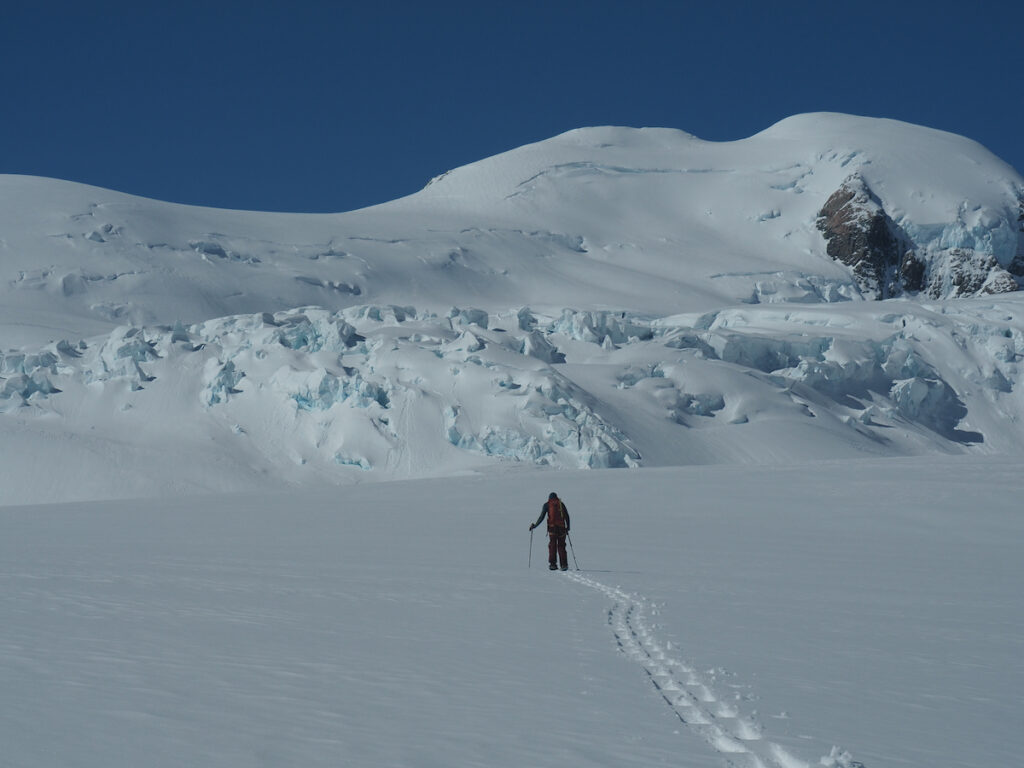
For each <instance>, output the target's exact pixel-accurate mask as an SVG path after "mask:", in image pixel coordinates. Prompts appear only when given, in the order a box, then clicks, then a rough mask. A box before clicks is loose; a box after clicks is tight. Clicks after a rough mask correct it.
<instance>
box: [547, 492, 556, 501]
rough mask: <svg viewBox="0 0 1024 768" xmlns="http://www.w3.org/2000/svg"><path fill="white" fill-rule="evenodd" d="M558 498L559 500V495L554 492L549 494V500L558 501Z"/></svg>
mask: <svg viewBox="0 0 1024 768" xmlns="http://www.w3.org/2000/svg"><path fill="white" fill-rule="evenodd" d="M557 498H558V494H557V493H555V492H554V491H552V492H551V493H549V494H548V499H549V500H550V499H557Z"/></svg>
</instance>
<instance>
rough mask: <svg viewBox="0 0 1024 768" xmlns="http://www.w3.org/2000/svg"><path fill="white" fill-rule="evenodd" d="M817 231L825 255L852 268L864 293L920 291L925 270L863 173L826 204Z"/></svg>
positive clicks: (888, 294) (882, 295)
mask: <svg viewBox="0 0 1024 768" xmlns="http://www.w3.org/2000/svg"><path fill="white" fill-rule="evenodd" d="M817 227H818V229H819V230H820V231H821V233H822V234H823V235H824V236H825V240H826V241H827V246H826V251H827V253H828V255H829V256H831V257H832V258H833V259H835V260H836V261H840V262H842V263H843V264H846V265H847V266H848V267H850V268H851V269H852V270H853V274H854V277H855V278H856V280H857V283H858V285H859V286H860V289H861V291H862V292H864V293H865V294H867V295H870V296H872V297H874V298H876V299H886V298H889V297H891V296H898V295H900V294H901V293H903V292H904V291H905V290H912V291H913V290H920V287H921V285H922V281H923V279H924V273H925V268H924V264H923V263H921V262H920V261H919V260H918V259H917V257H916V256H915V255H914V254H913V252H912V251H910V250H909V249H908V248H907V247H906V246H907V243H906V238H904V237H902V236H900V235H899V228H898V227H897V226H896V224H895V223H894V222H893V221H892V219H890V218H889V215H888V214H887V213H886V212H885V209H884V208H883V207H882V204H881V202H880V201H879V200H878V198H877V197H875V195H874V193H873V192H872V191H871V189H870V188H869V187H868V185H867V184H866V183H865V181H864V179H863V178H861V177H860V176H859V175H858V174H854V175H853V176H849V177H848V178H847V179H846V180H845V181H844V182H843V184H842V186H841V187H839V189H837V190H836V191H835V192H833V193H832V196H831V197H829V199H828V200H827V201H826V202H825V205H824V207H823V208H822V209H821V212H820V213H819V214H818V220H817Z"/></svg>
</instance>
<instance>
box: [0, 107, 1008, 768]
mask: <svg viewBox="0 0 1024 768" xmlns="http://www.w3.org/2000/svg"><path fill="white" fill-rule="evenodd" d="M854 173H856V174H858V178H859V179H861V180H862V183H863V184H866V185H868V186H869V187H870V189H871V193H872V196H873V198H872V199H873V200H876V201H877V203H878V204H879V205H880V206H883V207H884V208H885V210H886V211H887V212H888V213H889V214H890V215H891V216H892V217H893V219H894V220H895V221H896V223H897V225H898V226H899V227H900V229H901V230H902V231H903V232H904V233H906V234H907V236H908V237H909V238H910V240H911V241H912V242H913V244H914V247H915V248H916V249H918V251H919V253H920V254H922V255H923V258H925V259H926V260H929V263H930V264H932V265H933V266H934V268H935V269H939V268H940V267H942V266H943V265H946V266H949V265H950V264H953V263H954V262H957V259H959V258H960V255H959V254H958V251H957V249H965V248H971V249H975V251H977V253H978V254H981V256H982V257H984V258H982V259H981V260H980V261H978V260H975V261H973V262H970V264H967V262H962V263H961V262H957V263H958V264H960V266H961V267H963V268H964V269H968V268H972V269H976V268H980V267H979V266H978V265H979V264H980V265H982V267H983V266H984V264H985V263H986V262H985V261H984V259H986V258H990V259H991V263H992V265H1001V266H1002V267H1009V266H1010V265H1011V262H1013V261H1014V260H1017V261H1018V262H1020V261H1021V259H1024V234H1022V232H1021V228H1020V224H1019V220H1018V217H1019V216H1020V212H1021V210H1022V208H1021V206H1022V202H1021V201H1022V200H1024V179H1022V178H1021V176H1020V175H1019V174H1018V173H1017V172H1016V171H1015V170H1013V169H1012V168H1009V167H1008V166H1006V165H1005V164H1004V163H1002V161H1000V160H999V159H998V158H995V157H993V156H992V155H991V154H990V153H988V152H987V150H985V149H984V148H983V147H981V146H980V145H978V144H976V143H974V142H972V141H970V140H968V139H965V138H963V137H959V136H954V135H952V134H947V133H943V132H940V131H932V130H930V129H926V128H921V127H919V126H911V125H908V124H905V123H899V122H897V121H891V120H876V119H868V118H859V117H852V116H848V115H835V114H830V113H819V114H812V115H800V116H796V117H793V118H789V119H787V120H784V121H782V122H780V123H779V124H777V125H775V126H772V127H771V128H769V129H767V130H765V131H763V132H761V133H759V134H757V135H756V136H752V137H750V138H748V139H745V140H742V141H736V142H726V143H714V142H706V141H703V140H701V139H699V138H698V137H695V136H692V135H690V134H686V133H684V132H681V131H675V130H667V129H628V128H586V129H580V130H576V131H570V132H568V133H566V134H563V135H561V136H557V137H554V138H552V139H549V140H547V141H544V142H539V143H537V144H532V145H528V146H525V147H520V148H518V149H515V150H512V151H510V152H507V153H504V154H502V155H498V156H496V157H493V158H487V159H484V160H481V161H480V162H478V163H474V164H472V165H470V166H466V167H464V168H458V169H454V170H452V171H451V172H449V173H447V174H444V175H443V176H441V177H439V178H437V179H435V180H433V181H432V182H431V183H429V184H428V185H427V186H426V187H425V188H424V189H423V190H422V191H421V192H419V193H417V194H415V195H411V196H409V197H407V198H403V199H401V200H396V201H393V202H391V203H388V204H385V205H381V206H376V207H374V208H368V209H364V210H361V211H353V212H349V213H340V214H332V215H301V214H264V213H252V212H241V211H218V210H212V209H203V208H194V207H188V206H181V205H171V204H167V203H163V202H159V201H155V200H145V199H141V198H135V197H131V196H128V195H123V194H120V193H116V192H111V191H108V190H101V189H96V188H93V187H87V186H83V185H79V184H71V183H67V182H60V181H55V180H49V179H36V178H27V177H18V176H0V278H2V279H0V457H2V461H0V487H2V488H3V496H2V499H0V530H2V531H3V536H0V744H2V745H3V749H2V750H0V755H2V758H0V763H2V764H3V765H11V766H17V767H18V768H21V767H22V766H26V767H27V766H38V765H61V766H80V767H81V768H94V767H98V766H104V767H106V766H110V765H153V766H161V765H167V766H170V765H222V766H234V765H238V766H243V765H245V766H249V765H254V764H255V765H303V766H316V765H338V764H342V765H366V764H377V765H388V766H392V765H394V766H405V765H409V766H413V765H415V766H430V765H438V766H440V765H444V766H450V765H486V766H499V767H500V766H505V765H508V766H513V765H514V766H521V765H537V766H543V765H556V764H557V765H580V766H588V765H593V766H620V765H652V766H653V765H666V764H670V765H679V764H681V765H687V766H702V765H707V766H720V765H728V766H736V767H737V768H759V767H763V768H793V767H796V768H802V767H803V766H819V765H821V766H833V767H837V768H857V767H858V766H864V768H876V767H877V766H883V765H903V766H908V767H910V768H913V767H915V766H920V768H932V767H933V766H935V765H943V766H952V767H954V768H957V767H959V768H968V767H970V768H974V767H977V768H982V767H984V768H988V767H989V766H993V765H1013V764H1015V763H1016V761H1017V760H1018V759H1019V756H1020V755H1021V754H1024V741H1022V737H1021V736H1020V729H1019V723H1018V722H1017V720H1019V699H1020V695H1019V692H1020V690H1021V687H1022V683H1024V680H1022V679H1021V678H1022V674H1024V667H1022V665H1021V663H1020V656H1021V653H1020V651H1021V647H1020V639H1019V638H1020V637H1021V634H1022V632H1021V630H1022V629H1024V627H1022V626H1021V621H1022V619H1021V617H1022V616H1024V611H1022V610H1021V609H1022V607H1024V605H1022V602H1024V601H1022V598H1021V596H1020V594H1019V593H1020V590H1019V584H1020V582H1021V576H1022V575H1024V574H1022V568H1024V566H1022V565H1021V558H1020V556H1019V553H1020V549H1021V543H1022V536H1021V534H1022V522H1021V520H1022V519H1021V516H1020V514H1019V513H1018V507H1019V503H1018V502H1019V489H1020V481H1019V477H1020V470H1021V461H1022V456H1024V431H1022V430H1021V427H1020V425H1021V423H1024V400H1022V397H1021V392H1022V391H1024V389H1022V387H1021V378H1022V371H1021V360H1022V359H1024V357H1022V356H1024V295H1021V294H1017V293H1008V294H999V295H988V294H985V293H981V294H979V295H976V296H970V297H965V296H961V295H960V293H959V287H958V286H960V285H962V284H963V282H961V283H957V282H956V275H954V274H953V273H952V272H950V273H949V274H947V275H946V277H948V278H949V279H948V281H947V282H948V285H946V289H947V290H945V292H944V294H943V297H942V298H938V299H935V298H932V299H927V300H926V299H925V298H924V296H923V295H907V296H904V297H902V298H899V299H891V300H887V301H880V302H876V301H867V300H865V297H864V296H862V295H861V293H860V290H859V289H858V287H857V283H856V280H855V279H854V277H853V275H852V273H851V272H850V270H849V269H848V268H847V267H845V266H844V265H842V264H841V263H839V262H836V261H834V260H832V259H831V258H830V257H828V256H827V254H826V251H825V241H824V239H823V237H822V234H821V232H820V231H819V230H818V229H817V228H816V226H815V219H816V216H817V213H818V211H819V210H820V208H821V206H822V204H823V203H824V201H825V200H826V199H827V198H828V196H829V195H831V194H832V193H833V192H834V191H835V190H836V189H837V188H838V187H839V185H840V184H842V183H843V182H844V180H846V179H848V178H850V177H851V175H852V174H854ZM965 264H966V266H965ZM969 277H971V278H974V277H977V275H974V274H972V275H970V276H969ZM1002 278H1003V279H1004V282H1005V281H1006V280H1009V281H1011V282H1013V281H1014V278H1013V277H1012V276H1011V275H1010V273H1009V272H1008V271H1006V272H1003V273H1002ZM977 282H978V284H979V285H980V284H981V282H982V281H977ZM551 490H557V491H558V492H559V493H560V494H562V496H563V498H564V499H565V500H566V503H567V504H568V506H569V508H570V510H571V512H572V515H573V523H574V527H573V544H574V550H573V552H574V557H575V556H578V557H579V565H580V566H581V567H582V570H575V569H573V570H571V571H570V572H568V573H565V574H563V573H549V572H548V570H547V568H546V563H545V557H544V555H545V551H546V547H545V544H546V542H544V541H543V539H544V536H543V535H541V534H542V533H543V532H542V531H541V532H537V533H535V534H534V539H533V540H531V539H530V538H529V534H528V532H527V525H528V524H529V523H530V522H532V521H533V520H534V519H536V515H537V513H538V511H539V505H540V503H541V502H542V501H543V500H544V499H546V498H547V494H548V493H549V492H550V491H551ZM528 545H532V549H531V551H530V552H527V551H526V550H527V546H528ZM528 563H532V567H529V568H528V567H527V565H528Z"/></svg>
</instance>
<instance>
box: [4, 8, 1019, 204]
mask: <svg viewBox="0 0 1024 768" xmlns="http://www.w3.org/2000/svg"><path fill="white" fill-rule="evenodd" d="M1022 35H1024V3H1021V2H1019V1H1015V0H1006V1H1005V2H990V1H989V2H986V0H981V1H980V2H971V3H968V2H957V3H953V2H947V0H934V1H933V2H902V1H901V0H889V1H888V2H875V1H874V0H864V1H862V2H857V3H834V2H827V1H823V0H816V1H815V2H785V1H782V2H742V3H740V2H729V0H706V2H699V3H696V2H684V1H683V0H679V1H677V2H672V1H671V0H628V1H623V2H612V1H610V0H547V1H546V2H541V1H537V2H535V1H534V0H515V1H512V0H508V1H505V2H489V1H488V0H476V1H475V2H469V1H466V2H446V0H431V1H428V0H423V1H422V2H389V1H388V0H375V1H374V0H363V1H362V2H359V3H355V2H340V1H339V2H328V1H327V0H323V1H322V2H305V1H304V0H290V2H284V1H283V0H282V1H281V2H274V3H271V2H261V1H260V0H251V1H250V2H234V1H233V0H231V1H228V0H207V1H206V2H193V1H192V0H178V2H149V1H148V0H133V2H104V1H103V0H96V1H95V2H62V1H60V0H53V1H47V0H2V2H0V73H2V74H0V78H2V79H0V98H2V101H0V104H2V110H0V173H24V174H33V175H40V176H51V177H56V178H62V179H72V180H75V181H82V182H87V183H90V184H95V185H98V186H103V187H109V188H112V189H117V190H121V191H125V192H130V193H133V194H140V195H145V196H148V197H155V198H159V199H162V200H173V201H176V202H184V203H192V204H197V205H212V206H219V207H229V208H248V209H255V210H278V211H341V210H350V209H353V208H358V207H362V206H365V205H371V204H374V203H379V202H385V201H387V200H391V199H394V198H396V197H400V196H402V195H405V194H409V193H412V192H415V191H416V190H418V189H420V188H421V187H422V186H423V185H424V184H425V183H426V182H427V180H429V179H430V178H431V177H432V176H434V175H436V174H438V173H441V172H443V171H445V170H448V169H449V168H453V167H456V166H459V165H463V164H466V163H469V162H473V161H475V160H479V159H481V158H483V157H487V156H489V155H492V154H496V153H498V152H502V151H505V150H508V149H512V148H514V147H517V146H520V145H522V144H526V143H528V142H532V141H537V140H540V139H544V138H548V137H550V136H553V135H555V134H558V133H561V132H562V131H565V130H569V129H571V128H577V127H581V126H586V125H609V124H615V125H630V126H667V127H672V128H681V129H683V130H686V131H689V132H690V133H694V134H696V135H697V136H700V137H701V138H704V139H709V140H729V139H737V138H742V137H745V136H749V135H751V134H753V133H756V132H757V131H759V130H762V129H764V128H766V127H768V126H769V125H771V124H772V123H774V122H776V121H778V120H780V119H782V118H784V117H787V116H789V115H792V114H796V113H800V112H811V111H819V110H828V111H837V112H849V113H852V114H860V115H870V116H876V117H891V118H897V119H901V120H906V121H909V122H914V123H919V124H922V125H927V126H931V127H935V128H941V129H944V130H949V131H953V132H956V133H960V134H963V135H966V136H969V137H970V138H973V139H975V140H977V141H980V142H981V143H982V144H984V145H986V146H987V147H988V148H989V149H991V150H992V151H993V152H995V153H996V154H997V155H999V156H1000V157H1002V158H1003V159H1004V160H1006V161H1008V162H1009V163H1011V164H1012V165H1013V166H1015V167H1016V168H1017V169H1018V170H1021V171H1024V144H1022V137H1024V130H1022V128H1024V104H1022V100H1024V96H1022V95H1021V88H1020V86H1021V82H1022V80H1024V43H1022Z"/></svg>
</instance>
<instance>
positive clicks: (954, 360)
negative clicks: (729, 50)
mask: <svg viewBox="0 0 1024 768" xmlns="http://www.w3.org/2000/svg"><path fill="white" fill-rule="evenodd" d="M845 306H846V307H847V308H848V310H847V311H845V312H843V313H837V312H835V311H834V310H832V311H826V310H825V308H817V307H806V308H804V309H801V310H794V309H793V308H790V307H784V306H783V307H775V306H770V305H765V306H762V307H749V308H743V309H731V310H723V311H721V312H715V313H710V314H704V315H680V316H672V317H667V318H651V317H647V316H642V315H637V314H635V313H630V312H610V311H600V312H595V311H576V310H573V309H565V310H562V311H560V312H558V313H554V314H543V313H539V312H534V311H532V310H531V309H529V308H528V307H520V308H511V309H509V310H507V311H505V312H499V313H491V312H487V311H485V310H482V309H479V308H474V307H461V308H452V309H451V310H449V311H447V312H444V313H440V314H437V313H434V312H431V311H429V310H418V309H417V308H415V307H413V306H398V305H364V306H358V307H351V308H348V309H345V310H342V311H330V310H327V309H323V308H317V307H306V308H300V309H294V310H288V311H283V312H276V313H261V314H254V315H237V316H230V317H225V318H220V319H217V320H210V321H206V322H204V323H200V324H196V325H191V326H185V325H182V324H176V325H174V326H143V327H132V326H125V327H121V328H119V329H117V330H116V331H114V332H113V333H111V334H109V335H107V336H103V337H96V338H87V339H80V340H66V341H61V342H58V343H55V344H50V345H47V346H45V347H43V348H28V349H20V350H8V351H6V352H4V353H2V354H0V410H2V412H0V427H4V425H5V424H6V425H7V427H5V430H6V433H7V434H8V435H13V434H15V433H14V432H11V431H10V430H11V429H13V427H14V425H15V424H17V425H19V428H24V427H25V426H26V425H27V426H29V427H31V425H37V427H38V429H40V430H42V429H45V428H46V427H47V425H49V424H50V423H52V420H51V419H50V417H51V416H58V417H60V418H61V419H63V422H62V423H63V424H64V425H65V427H66V429H67V430H68V432H69V434H72V435H77V436H79V437H78V438H76V439H75V440H72V441H70V443H69V444H68V445H67V446H65V447H64V448H63V449H62V450H63V451H65V455H66V456H67V462H68V463H69V464H70V466H74V465H75V462H74V460H73V459H74V457H75V456H77V455H79V453H80V452H85V453H87V454H93V453H95V452H97V451H100V452H102V450H103V448H102V446H104V445H107V443H106V442H104V441H106V440H116V441H117V442H118V443H119V444H123V443H124V442H125V441H126V440H127V442H128V444H138V445H159V446H160V447H161V450H167V451H198V453H197V454H196V456H197V457H200V456H202V455H205V453H204V452H212V453H213V454H215V455H217V456H219V457H224V456H226V455H228V456H232V457H234V458H233V459H232V460H233V461H237V462H240V463H241V464H242V465H243V466H244V467H246V469H245V470H244V471H240V470H239V469H237V468H236V469H234V470H232V471H231V472H229V473H227V477H228V478H230V477H233V476H235V475H233V474H232V473H237V482H238V483H239V484H244V483H245V482H246V479H247V477H248V475H247V473H251V472H256V473H257V477H262V478H266V479H270V478H278V479H279V480H281V479H287V480H292V481H307V480H314V479H315V480H319V481H327V482H332V483H344V482H347V481H349V480H353V479H358V478H368V479H392V478H401V477H417V476H424V475H431V474H433V475H436V474H448V473H457V472H461V471H465V470H468V469H479V468H483V467H486V466H490V465H495V464H504V463H509V462H511V463H526V464H534V465H541V466H551V467H562V468H615V467H636V466H657V465H681V464H691V463H719V462H727V463H731V462H751V461H752V462H756V463H764V462H774V461H783V460H789V459H793V458H801V457H804V453H806V458H811V457H813V458H852V457H856V456H863V455H906V454H914V453H920V452H931V451H940V452H963V451H971V452H976V451H1019V450H1022V449H1024V440H1022V436H1021V435H1020V434H1018V431H1017V430H1016V429H1014V428H1012V427H1007V425H1012V424H1014V423H1015V422H1016V421H1017V420H1018V419H1020V418H1021V417H1022V416H1024V413H1022V411H1024V407H1022V404H1021V402H1020V400H1019V397H1018V396H1017V382H1018V381H1019V378H1020V370H1019V362H1018V361H1019V359H1020V356H1021V355H1022V354H1024V322H1022V321H1021V319H1020V317H1021V309H1022V307H1024V304H1022V302H1021V301H1020V300H1017V299H1009V298H1004V299H1003V300H1002V301H1000V302H999V303H993V302H991V301H989V302H985V301H983V300H975V301H973V302H960V303H950V304H946V305H937V306H935V307H930V308H925V307H922V306H920V305H917V304H914V303H910V302H899V303H895V302H889V303H886V304H883V305H875V304H865V303H859V304H856V305H854V304H847V305H845ZM879 310H883V311H879ZM122 421H123V423H124V424H125V425H126V427H125V429H126V431H125V432H122V431H116V437H114V436H111V437H99V435H103V434H106V433H105V430H106V429H107V428H108V427H109V425H110V424H112V423H121V422H122ZM780 430H781V433H782V434H786V435H788V436H789V437H790V438H793V439H787V440H784V441H780V440H779V439H778V435H779V434H780ZM0 434H4V433H3V432H0ZM126 434H127V437H126ZM204 436H205V437H204ZM8 439H11V438H8ZM197 439H199V440H200V441H204V440H205V441H208V443H206V444H201V445H200V446H199V447H198V448H197V447H196V446H195V445H194V444H193V443H194V442H195V440H197ZM96 440H100V444H99V447H97V445H96V444H95V442H94V441H96ZM801 452H804V453H801ZM197 460H198V458H197ZM139 469H140V471H144V473H145V474H146V475H147V476H154V475H155V476H156V477H155V479H159V475H160V470H159V467H156V468H154V467H151V466H149V467H145V468H139ZM94 471H95V470H94ZM105 471H107V472H109V473H110V474H111V475H112V476H114V475H117V476H119V475H121V474H123V473H124V469H123V468H119V467H110V468H108V469H107V470H105ZM8 474H9V476H5V478H4V480H5V482H6V483H7V485H8V487H9V488H10V489H11V492H12V493H15V494H16V493H17V487H18V482H19V480H18V476H17V473H15V472H14V471H13V470H9V471H8ZM128 474H131V472H129V473H128ZM69 477H70V476H69ZM249 479H251V478H249ZM67 484H68V488H67V489H65V490H64V491H59V492H60V493H64V492H66V493H69V494H70V493H73V490H72V487H73V485H74V483H73V481H72V480H70V479H69V480H67ZM114 485H116V483H114ZM26 493H27V490H26Z"/></svg>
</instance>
